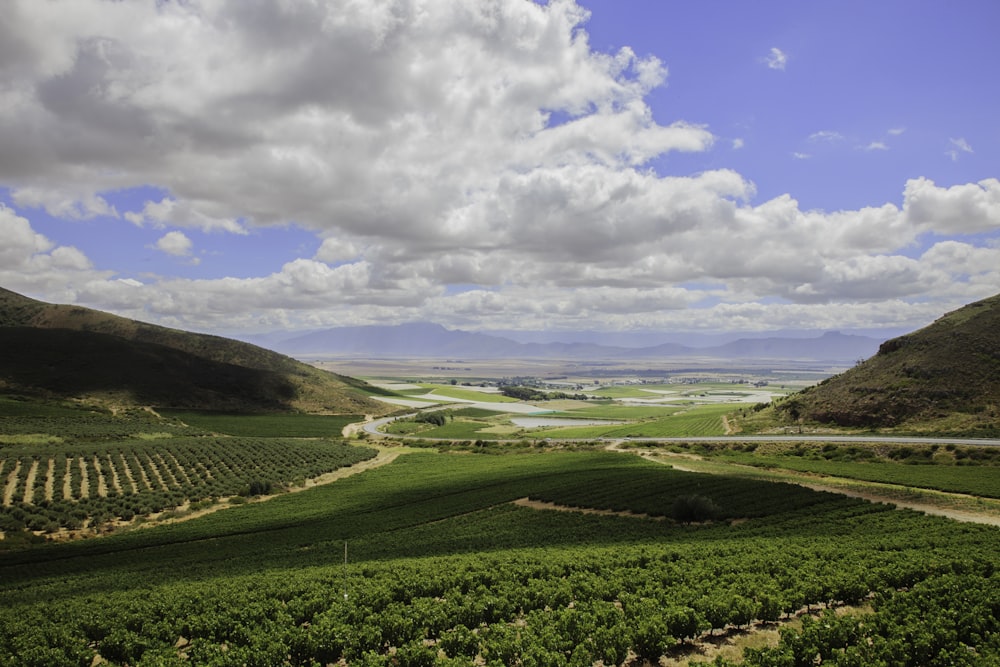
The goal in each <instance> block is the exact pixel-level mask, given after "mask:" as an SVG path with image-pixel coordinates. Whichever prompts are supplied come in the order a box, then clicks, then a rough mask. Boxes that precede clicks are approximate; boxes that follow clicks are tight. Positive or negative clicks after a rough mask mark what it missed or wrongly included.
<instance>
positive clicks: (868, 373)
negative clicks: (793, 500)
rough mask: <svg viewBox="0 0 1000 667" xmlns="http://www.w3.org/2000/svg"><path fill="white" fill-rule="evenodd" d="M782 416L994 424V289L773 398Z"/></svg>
mask: <svg viewBox="0 0 1000 667" xmlns="http://www.w3.org/2000/svg"><path fill="white" fill-rule="evenodd" d="M777 412H778V414H779V415H780V416H782V417H784V418H785V419H786V420H790V421H796V420H798V419H805V420H808V421H817V422H824V423H830V424H836V425H839V426H855V427H872V428H884V427H897V426H901V425H905V426H907V427H912V428H916V429H920V430H924V429H926V430H959V431H997V430H1000V295H997V296H994V297H990V298H988V299H984V300H982V301H978V302H976V303H972V304H969V305H967V306H965V307H963V308H960V309H959V310H956V311H954V312H951V313H948V314H947V315H945V316H943V317H941V318H940V319H938V320H937V321H936V322H934V323H933V324H931V325H929V326H927V327H925V328H923V329H920V330H919V331H915V332H913V333H910V334H906V335H904V336H900V337H898V338H893V339H891V340H888V341H886V342H885V343H883V344H882V345H881V347H880V348H879V351H878V353H877V354H875V356H873V357H871V358H870V359H868V360H866V361H864V362H863V363H861V364H859V365H857V366H856V367H854V368H852V369H850V370H848V371H846V372H844V373H842V374H840V375H837V376H835V377H832V378H830V379H828V380H826V381H824V382H822V383H820V384H819V385H817V386H815V387H812V388H810V389H807V390H805V391H802V392H800V393H798V394H795V395H794V396H793V397H791V398H789V399H788V400H786V401H783V402H781V403H779V404H778V405H777Z"/></svg>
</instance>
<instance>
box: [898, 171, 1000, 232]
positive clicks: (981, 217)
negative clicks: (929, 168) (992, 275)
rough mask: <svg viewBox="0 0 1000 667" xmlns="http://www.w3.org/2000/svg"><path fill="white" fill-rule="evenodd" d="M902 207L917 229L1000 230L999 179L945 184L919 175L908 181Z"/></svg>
mask: <svg viewBox="0 0 1000 667" xmlns="http://www.w3.org/2000/svg"><path fill="white" fill-rule="evenodd" d="M903 209H904V213H905V217H906V220H907V222H908V223H909V224H910V225H912V226H913V227H914V228H916V229H921V230H926V231H934V232H936V233H939V234H975V233H979V232H989V231H1000V180H997V179H995V178H988V179H985V180H982V181H979V182H978V183H966V184H964V185H955V186H952V187H950V188H942V187H938V186H937V185H935V184H934V181H932V180H930V179H927V178H916V179H913V180H910V181H907V183H906V188H905V190H904V191H903Z"/></svg>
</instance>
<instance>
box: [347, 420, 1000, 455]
mask: <svg viewBox="0 0 1000 667" xmlns="http://www.w3.org/2000/svg"><path fill="white" fill-rule="evenodd" d="M414 414H416V413H410V414H406V415H400V416H399V417H385V418H383V419H377V420H375V421H373V422H368V423H367V424H365V425H364V430H365V432H367V433H368V434H370V435H374V436H380V437H388V438H396V439H400V440H428V441H441V442H450V441H452V440H454V438H422V437H420V436H418V435H386V434H384V433H381V432H380V431H379V429H380V428H381V427H383V426H385V425H386V424H388V423H389V422H391V421H394V420H396V419H407V418H409V417H412V416H413V415H414ZM591 439H592V440H601V441H606V442H615V441H617V442H847V443H850V442H874V443H879V442H884V443H886V444H891V445H911V444H912V445H974V446H977V447H1000V440H997V439H987V438H983V439H978V438H917V437H908V436H894V435H806V434H802V435H719V436H700V437H690V438H591ZM546 440H549V441H551V442H574V441H575V442H578V441H579V440H580V438H573V439H567V440H561V439H559V438H546ZM491 442H519V440H491Z"/></svg>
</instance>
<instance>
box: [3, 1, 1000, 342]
mask: <svg viewBox="0 0 1000 667" xmlns="http://www.w3.org/2000/svg"><path fill="white" fill-rule="evenodd" d="M997 25H1000V3H997V2H995V0H963V1H962V2H944V1H943V0H941V1H935V2H930V1H928V0H880V1H879V2H870V0H813V1H810V2H801V1H800V0H759V1H755V2H752V3H750V2H745V1H744V0H711V1H707V2H695V1H694V0H688V1H684V2H682V1H680V0H577V1H576V2H574V1H573V0H551V1H549V2H532V1H531V0H476V1H474V2H470V1H469V0H155V1H154V0H72V1H70V0H66V1H59V0H51V1H46V2H39V1H38V0H5V2H4V10H3V12H2V13H0V286H3V287H6V288H7V289H11V290H14V291H17V292H20V293H22V294H26V295H28V296H31V297H34V298H39V299H42V300H45V301H51V302H57V303H74V304H80V305H84V306H88V307H92V308H98V309H101V310H106V311H109V312H113V313H116V314H119V315H123V316H126V317H132V318H136V319H140V320H144V321H148V322H155V323H159V324H164V325H168V326H174V327H180V328H184V329H189V330H194V331H205V332H212V333H220V334H223V335H239V334H250V333H261V332H269V331H278V330H300V329H316V328H326V327H336V326H348V325H363V324H396V323H404V322H415V321H427V322H434V323H438V324H442V325H444V326H446V327H449V328H460V329H465V330H524V331H567V332H569V331H583V330H588V331H608V332H638V333H650V332H654V333H655V332H705V333H706V334H707V333H720V332H766V331H779V330H785V329H800V330H802V329H804V330H816V331H817V332H819V331H828V330H840V331H853V330H873V329H874V330H878V329H883V328H884V329H889V328H903V329H915V328H918V327H921V326H924V325H926V324H928V323H930V322H931V321H933V320H934V319H936V318H937V317H939V316H940V315H942V314H944V313H945V312H948V311H950V310H953V309H955V308H957V307H960V306H961V305H964V304H966V303H969V302H972V301H976V300H978V299H981V298H984V297H987V296H991V295H993V294H996V293H998V292H1000V180H998V178H1000V173H998V172H1000V159H998V158H1000V122H998V120H997V119H998V117H1000V116H998V111H1000V86H998V85H997V83H996V82H997V73H996V70H997V64H998V63H1000V40H997V39H996V36H995V29H996V26H997Z"/></svg>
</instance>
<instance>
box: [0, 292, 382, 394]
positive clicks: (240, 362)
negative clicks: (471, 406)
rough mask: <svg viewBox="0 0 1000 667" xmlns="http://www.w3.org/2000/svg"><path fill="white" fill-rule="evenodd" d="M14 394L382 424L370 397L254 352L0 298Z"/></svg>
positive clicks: (365, 389)
mask: <svg viewBox="0 0 1000 667" xmlns="http://www.w3.org/2000/svg"><path fill="white" fill-rule="evenodd" d="M4 385H5V386H6V389H7V390H8V391H19V392H26V393H43V394H47V395H56V396H65V397H78V398H98V399H110V400H113V401H115V402H124V403H138V404H143V405H158V406H164V407H184V408H201V409H211V410H242V411H260V410H266V411H274V410H302V411H307V412H328V413H353V414H358V413H368V414H382V413H385V412H387V411H388V409H389V406H386V405H385V404H383V403H379V402H378V401H374V400H372V399H371V398H370V394H371V393H374V392H375V391H377V390H375V389H374V388H373V387H370V386H369V385H367V384H365V383H364V382H361V381H360V380H356V379H354V378H348V377H344V376H340V375H336V374H333V373H329V372H327V371H322V370H320V369H317V368H314V367H312V366H309V365H308V364H304V363H301V362H299V361H296V360H295V359H292V358H290V357H286V356H284V355H281V354H278V353H276V352H272V351H270V350H266V349H264V348H261V347H257V346H256V345H251V344H249V343H243V342H240V341H235V340H231V339H228V338H223V337H220V336H210V335H205V334H196V333H190V332H186V331H180V330H177V329H169V328H167V327H161V326H157V325H153V324H146V323H144V322H138V321H136V320H130V319H127V318H123V317H118V316H116V315H111V314H109V313H104V312H101V311H97V310H92V309H89V308H81V307H79V306H66V305H56V304H49V303H45V302H42V301H36V300H34V299H30V298H28V297H25V296H22V295H20V294H17V293H15V292H11V291H9V290H6V289H3V288H0V386H4Z"/></svg>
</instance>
